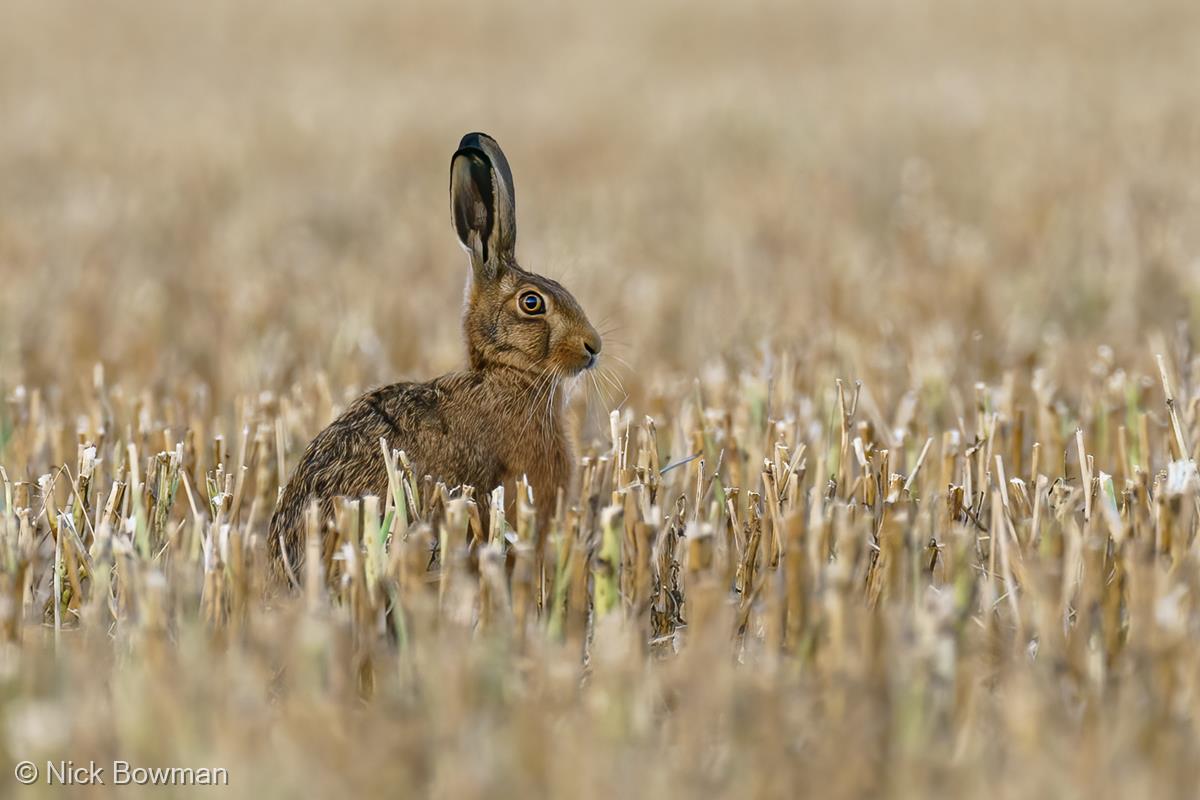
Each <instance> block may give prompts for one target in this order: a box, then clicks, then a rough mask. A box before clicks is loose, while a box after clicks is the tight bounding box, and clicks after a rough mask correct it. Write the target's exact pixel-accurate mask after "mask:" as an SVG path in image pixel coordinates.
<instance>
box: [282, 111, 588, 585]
mask: <svg viewBox="0 0 1200 800" xmlns="http://www.w3.org/2000/svg"><path fill="white" fill-rule="evenodd" d="M450 206H451V211H452V216H453V220H454V230H455V231H456V232H457V234H458V240H459V242H460V243H461V244H462V246H463V248H464V249H465V250H466V251H467V253H468V255H469V256H470V262H471V270H470V273H469V275H468V279H467V291H466V303H465V309H464V314H463V332H464V334H465V337H466V345H467V368H466V369H465V370H463V371H461V372H453V373H450V374H448V375H443V376H442V377H440V378H435V379H434V380H432V381H429V382H428V383H395V384H392V385H391V386H384V387H382V388H379V389H375V390H373V391H370V392H367V393H366V394H364V395H363V396H362V397H360V398H358V399H357V400H355V401H354V402H353V403H352V404H351V405H350V406H349V407H348V408H347V409H346V411H345V412H344V413H343V414H342V415H341V416H339V417H338V418H337V419H336V420H334V421H333V423H332V424H330V425H329V427H327V428H325V430H323V431H321V432H320V433H319V434H317V436H316V438H315V439H313V440H312V442H311V443H310V444H309V446H308V449H307V450H305V452H304V456H303V457H302V458H301V459H300V463H299V464H298V465H297V466H296V468H295V471H294V472H293V473H292V476H291V479H290V480H289V481H288V484H287V487H286V488H285V489H284V491H283V494H282V495H281V496H280V498H279V503H278V505H277V507H276V509H275V513H274V516H273V517H272V518H271V529H270V540H269V542H270V543H269V550H270V553H271V557H272V561H273V562H274V563H275V564H276V565H277V566H279V565H280V563H281V561H283V559H286V562H287V564H289V565H291V566H292V567H293V568H295V567H296V566H297V565H298V564H299V563H300V561H301V559H302V554H303V541H304V535H305V534H304V531H305V523H304V516H305V509H306V508H307V507H308V506H309V504H310V503H311V502H312V501H313V500H314V499H315V500H318V501H319V502H320V506H321V514H322V519H323V520H327V519H329V517H330V516H331V515H332V509H333V498H335V497H337V496H350V497H358V496H362V495H368V494H370V495H377V496H380V497H382V496H384V494H385V493H386V491H387V472H386V469H385V466H384V459H383V453H382V449H381V448H380V445H379V440H380V438H384V439H386V440H387V443H388V446H389V447H391V448H395V449H399V450H403V451H405V453H406V454H407V456H408V457H409V459H410V461H411V463H412V467H413V469H414V471H415V472H416V474H417V475H419V476H420V475H432V476H434V477H435V478H438V479H440V480H443V481H445V482H446V483H447V485H449V486H452V487H453V486H459V485H469V486H474V487H475V488H476V490H477V491H478V492H480V493H481V494H482V493H486V492H489V491H490V490H491V489H493V488H494V487H496V486H499V485H504V486H505V487H506V491H505V497H506V498H513V497H515V492H514V488H515V487H514V485H515V482H516V481H517V480H518V479H519V478H521V477H522V476H526V477H527V478H528V480H529V484H530V486H531V488H532V489H533V495H534V503H535V505H536V506H537V509H538V524H539V526H542V529H543V530H544V526H545V524H546V522H547V521H548V519H549V517H550V514H551V512H552V511H553V509H554V504H555V499H556V496H557V493H558V490H559V487H564V486H566V485H567V484H568V482H569V478H570V475H571V469H572V467H573V464H574V458H573V456H572V452H571V442H570V440H569V437H568V433H567V430H566V429H565V425H564V420H563V416H564V414H563V411H564V405H565V402H566V398H565V391H566V390H565V386H564V381H565V379H567V378H570V377H572V376H574V375H577V374H579V373H581V372H583V371H584V370H586V369H589V368H591V367H593V366H594V365H595V364H596V361H597V358H598V357H599V354H600V335H599V334H598V333H597V332H596V329H595V328H593V327H592V325H591V323H590V322H588V318H587V315H586V314H584V312H583V309H582V308H580V306H579V303H578V302H576V300H575V298H574V297H572V296H571V293H570V292H568V291H567V290H566V289H564V288H563V287H562V286H561V285H559V284H558V283H556V282H555V281H552V280H550V279H549V278H544V277H542V276H541V275H535V274H534V273H532V272H526V271H525V270H524V269H522V268H521V267H520V266H518V264H517V260H516V244H517V221H516V195H515V193H514V191H513V179H512V172H511V171H510V170H509V166H508V160H507V159H505V157H504V153H503V152H501V150H500V146H499V145H498V144H496V142H495V140H494V139H492V138H491V137H490V136H487V135H485V134H482V133H469V134H467V135H466V136H464V137H463V139H462V141H461V142H460V143H459V146H458V150H457V151H455V153H454V156H453V157H452V158H451V160H450Z"/></svg>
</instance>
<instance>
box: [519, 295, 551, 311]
mask: <svg viewBox="0 0 1200 800" xmlns="http://www.w3.org/2000/svg"><path fill="white" fill-rule="evenodd" d="M517 302H518V303H519V304H520V306H521V310H522V311H524V312H525V313H526V314H531V315H533V314H545V313H546V300H545V298H544V297H542V296H541V295H540V294H538V293H537V292H523V293H522V294H521V297H520V299H519V300H517Z"/></svg>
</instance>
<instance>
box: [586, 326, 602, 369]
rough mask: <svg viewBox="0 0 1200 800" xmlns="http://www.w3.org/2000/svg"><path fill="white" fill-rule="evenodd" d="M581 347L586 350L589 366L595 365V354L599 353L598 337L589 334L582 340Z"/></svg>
mask: <svg viewBox="0 0 1200 800" xmlns="http://www.w3.org/2000/svg"><path fill="white" fill-rule="evenodd" d="M583 349H584V350H586V351H587V355H588V363H587V365H588V366H589V367H592V366H595V364H596V356H598V355H600V337H599V336H598V335H596V334H594V333H593V334H591V335H590V336H588V337H586V338H585V339H584V340H583Z"/></svg>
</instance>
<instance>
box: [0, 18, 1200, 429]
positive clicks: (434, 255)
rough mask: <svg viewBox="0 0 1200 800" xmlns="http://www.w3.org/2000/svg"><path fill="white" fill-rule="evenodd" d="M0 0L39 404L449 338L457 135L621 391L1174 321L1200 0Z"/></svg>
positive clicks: (983, 365) (18, 329)
mask: <svg viewBox="0 0 1200 800" xmlns="http://www.w3.org/2000/svg"><path fill="white" fill-rule="evenodd" d="M2 14H3V19H4V24H3V25H0V382H2V383H3V384H4V385H5V386H6V390H11V389H12V387H13V386H15V385H18V384H26V385H31V386H40V387H43V388H44V389H45V391H46V398H47V401H48V402H50V403H52V404H54V403H68V402H69V400H70V397H71V396H72V394H73V393H76V392H78V391H79V390H80V388H81V386H83V385H86V384H87V383H88V382H89V381H90V380H91V377H92V373H91V365H92V364H93V363H97V362H102V363H103V364H104V365H105V368H106V370H107V375H108V380H109V381H110V382H120V383H122V384H124V385H126V386H128V387H132V388H133V389H134V390H135V391H140V390H151V391H154V392H157V393H161V392H163V391H171V390H174V389H181V387H186V386H189V385H193V384H198V383H202V384H204V385H206V386H207V387H208V389H207V391H209V392H210V393H211V397H212V398H213V399H214V401H215V402H216V404H217V405H218V406H220V405H221V404H229V403H231V402H232V398H234V397H236V396H240V395H243V394H250V395H252V394H254V393H257V392H260V391H264V390H266V391H278V392H284V391H288V390H289V389H290V388H296V387H305V386H311V383H310V382H311V381H312V380H313V376H316V375H321V376H324V378H323V379H327V380H328V386H329V387H330V391H331V392H332V394H333V395H334V396H335V397H341V396H344V395H349V394H351V393H353V392H356V391H358V390H359V389H361V388H362V387H364V386H366V385H370V384H377V383H383V382H390V381H392V380H396V379H398V378H401V377H427V376H432V375H434V374H437V373H440V372H442V371H445V370H449V369H452V368H454V367H455V366H456V365H458V364H460V363H461V361H462V352H461V342H460V333H459V303H460V299H461V290H462V284H463V281H464V278H465V274H466V265H465V261H464V258H463V256H462V255H461V252H460V251H459V249H458V247H457V244H456V242H455V240H454V237H453V235H452V233H451V229H450V224H449V212H448V197H447V166H448V163H449V157H450V154H451V152H452V151H453V150H454V148H455V145H456V144H457V142H458V139H459V137H460V136H461V135H462V134H463V133H465V132H467V131H470V130H483V131H486V132H489V133H491V134H492V135H493V136H495V137H496V138H497V139H498V140H499V142H500V143H501V144H502V146H503V147H504V149H505V151H506V152H507V153H508V155H509V158H510V161H511V163H512V166H513V169H514V172H515V178H516V188H517V196H518V218H519V228H520V237H519V247H518V253H519V256H520V258H521V260H522V262H523V263H524V265H525V266H526V267H527V268H529V269H532V270H535V271H539V272H543V273H545V274H547V275H550V276H552V277H555V278H558V279H560V280H562V281H563V282H564V283H565V284H566V285H567V286H568V287H569V288H570V289H572V290H573V291H574V292H575V293H576V295H577V296H578V297H579V298H580V300H581V301H582V303H583V304H584V306H585V308H586V309H587V310H588V311H589V313H590V314H591V316H592V318H593V321H595V322H596V323H597V324H598V327H601V328H602V329H605V330H609V331H610V333H609V335H608V341H607V345H608V349H609V352H612V353H614V354H616V355H618V356H620V357H621V359H623V360H624V361H625V362H627V363H628V366H627V367H626V366H624V365H620V364H618V363H617V362H615V361H614V362H613V364H614V367H616V368H617V369H619V370H621V371H622V376H621V377H622V379H623V384H624V387H625V388H624V390H623V392H622V394H623V393H624V392H628V393H629V394H630V397H631V399H632V400H633V401H634V402H637V401H639V400H640V399H641V398H643V397H644V396H645V395H646V393H647V392H649V391H651V390H652V388H653V386H654V385H655V384H661V383H663V382H667V381H670V380H673V379H674V378H675V377H678V378H680V379H682V380H685V381H686V380H690V379H691V378H692V377H694V376H696V375H698V374H701V373H702V372H703V371H704V370H710V369H713V368H717V369H720V368H721V364H722V362H723V361H727V360H728V359H731V358H742V357H746V356H750V357H757V355H756V354H757V353H759V352H760V351H761V349H762V348H764V346H766V345H770V346H774V347H779V348H787V349H793V350H795V352H796V353H797V354H798V358H799V359H800V364H801V368H802V369H801V372H802V373H804V372H805V370H807V371H808V372H809V373H811V374H812V375H814V376H816V375H818V374H819V375H821V376H822V377H821V378H820V380H822V381H824V380H825V376H826V374H841V375H844V376H851V377H861V378H864V379H865V380H867V381H868V383H869V384H870V385H872V386H873V387H874V389H875V391H876V393H877V394H878V395H881V396H883V399H884V400H888V399H894V398H895V397H896V396H898V394H899V393H902V392H904V391H906V390H907V389H909V388H912V387H919V386H921V385H924V384H927V383H930V382H936V383H950V384H953V385H958V386H964V385H965V386H969V385H970V382H971V381H974V380H977V379H994V378H996V376H997V375H999V374H1001V373H1002V371H1003V370H1004V369H1006V368H1008V367H1011V366H1014V365H1029V364H1033V363H1035V362H1036V363H1037V364H1039V365H1042V366H1045V367H1047V368H1048V369H1051V370H1053V371H1056V372H1059V373H1062V378H1063V380H1064V381H1065V382H1069V380H1070V378H1071V373H1072V371H1079V370H1083V369H1086V367H1087V362H1088V359H1089V358H1091V357H1092V356H1093V355H1094V353H1095V348H1096V346H1097V345H1100V344H1107V345H1109V346H1111V347H1113V348H1115V350H1116V352H1117V354H1118V357H1119V356H1120V355H1122V354H1125V353H1128V352H1134V353H1137V354H1139V357H1142V356H1143V355H1144V354H1145V352H1146V338H1147V336H1148V335H1150V334H1151V333H1152V332H1154V331H1158V330H1162V331H1165V332H1166V333H1167V335H1170V333H1171V331H1172V330H1173V329H1174V325H1175V323H1176V322H1177V321H1178V320H1182V319H1187V318H1189V317H1191V316H1193V315H1194V314H1195V305H1196V303H1195V298H1196V294H1195V291H1194V287H1195V278H1196V274H1197V270H1198V268H1200V261H1198V260H1197V253H1200V247H1198V245H1200V214H1198V212H1200V183H1198V182H1197V178H1196V176H1197V175H1200V169H1198V168H1200V82H1198V81H1197V80H1196V76H1197V75H1198V74H1200V47H1197V46H1196V44H1197V41H1198V38H1197V34H1200V25H1198V24H1197V23H1198V22H1200V6H1197V5H1196V4H1195V3H1190V2H1156V3H1151V4H1130V3H1119V2H1100V3H1093V2H1087V3H1085V2H1074V3H1073V2H1067V3H1054V4H1050V5H1049V6H1047V5H1046V4H1041V3H1027V2H1016V3H1006V4H990V5H987V6H983V5H978V4H971V5H969V6H964V5H958V4H942V3H936V2H906V3H893V2H859V1H855V2H813V3H803V4H798V3H783V2H778V3H777V2H748V3H738V4H735V5H726V4H718V3H710V2H701V3H694V2H692V3H682V2H667V3H656V4H646V3H635V2H625V0H617V2H614V3H605V4H600V5H597V4H590V5H588V6H572V7H570V8H568V7H566V6H565V5H562V4H547V3H529V2H524V3H511V4H503V5H501V4H488V5H485V6H481V7H478V8H472V9H469V10H468V9H458V10H457V11H456V10H455V9H454V8H452V7H448V6H446V5H445V4H441V3H420V2H414V3H386V2H376V1H375V0H350V1H349V2H344V3H337V4H328V3H315V2H309V3H298V2H288V3H283V2H266V3H255V4H244V3H234V2H225V1H224V0H217V1H216V2H206V3H153V4H146V3H135V2H121V1H118V2H109V3H104V4H102V5H96V4H87V3H69V4H66V5H64V4H61V3H45V4H27V3H5V4H4V8H3V11H2ZM1081 354H1082V355H1083V356H1085V357H1081ZM816 379H817V378H815V377H814V380H816ZM617 400H618V398H616V397H614V398H611V402H613V403H615V402H617Z"/></svg>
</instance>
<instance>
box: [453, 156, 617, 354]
mask: <svg viewBox="0 0 1200 800" xmlns="http://www.w3.org/2000/svg"><path fill="white" fill-rule="evenodd" d="M450 206H451V209H452V211H453V215H454V230H455V231H456V232H457V233H458V240H459V242H460V243H461V244H462V246H463V247H464V248H465V249H466V251H467V253H468V254H469V255H470V257H471V276H470V280H469V282H468V284H467V301H466V313H465V315H464V319H463V328H464V331H465V333H466V338H467V352H468V355H469V356H470V361H471V367H472V368H473V369H484V368H487V367H498V366H504V367H512V368H516V369H519V370H522V371H525V372H530V373H538V374H542V373H549V372H550V371H551V370H554V371H556V372H557V374H559V375H561V376H567V375H573V374H576V373H579V372H581V371H583V370H585V369H588V368H589V367H592V366H594V365H595V364H596V359H597V357H598V356H599V353H600V334H598V333H596V329H595V328H593V327H592V324H591V323H590V322H588V318H587V315H586V314H584V313H583V309H582V308H580V306H579V303H578V302H577V301H576V300H575V298H574V297H572V296H571V293H570V292H568V291H567V290H566V289H564V288H563V287H562V286H561V285H560V284H559V283H558V282H556V281H552V280H550V279H549V278H544V277H542V276H541V275H535V274H534V273H532V272H526V271H525V270H523V269H521V267H520V266H518V264H517V259H516V245H517V219H516V194H515V192H514V191H513V180H512V171H511V170H509V168H508V160H507V159H506V158H505V157H504V153H503V152H502V151H501V150H500V145H498V144H496V141H495V140H494V139H492V138H491V137H490V136H487V135H486V134H482V133H469V134H467V135H466V136H464V137H463V139H462V141H461V142H460V143H459V146H458V150H457V151H456V152H455V153H454V157H453V158H452V159H451V161H450Z"/></svg>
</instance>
